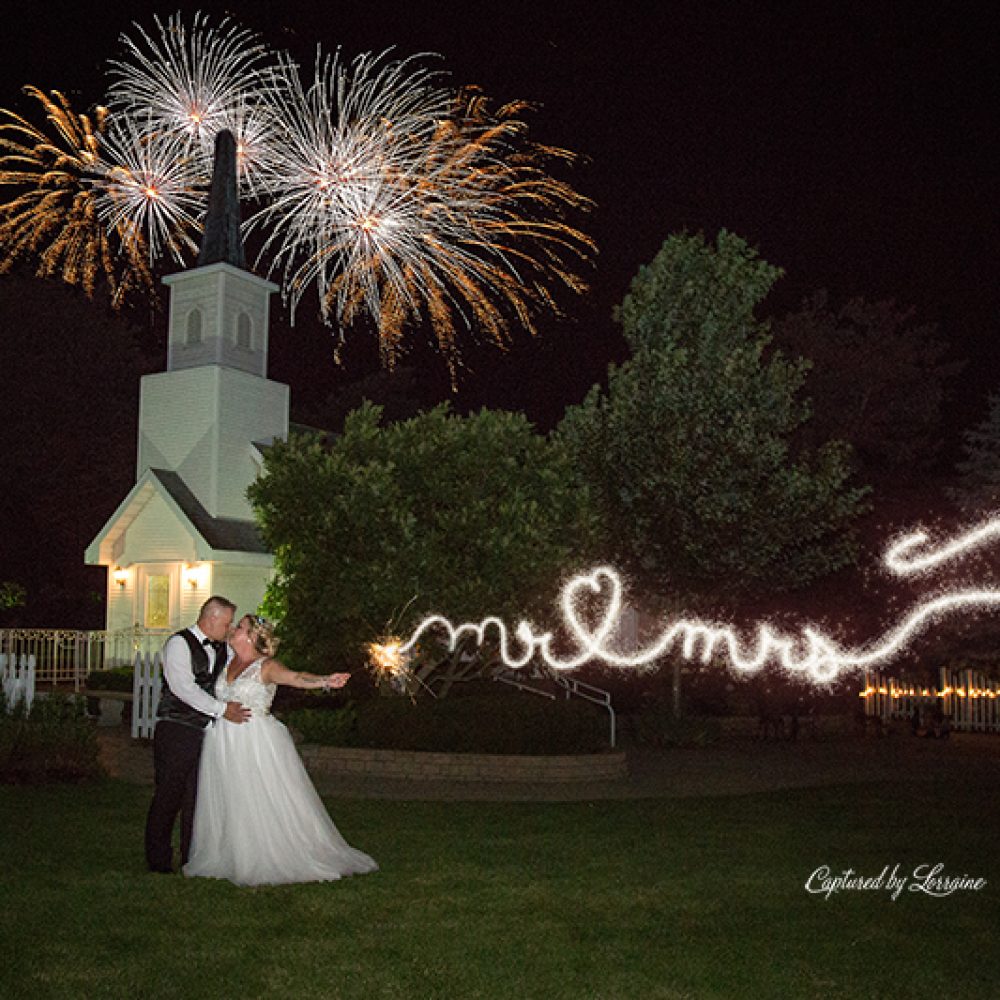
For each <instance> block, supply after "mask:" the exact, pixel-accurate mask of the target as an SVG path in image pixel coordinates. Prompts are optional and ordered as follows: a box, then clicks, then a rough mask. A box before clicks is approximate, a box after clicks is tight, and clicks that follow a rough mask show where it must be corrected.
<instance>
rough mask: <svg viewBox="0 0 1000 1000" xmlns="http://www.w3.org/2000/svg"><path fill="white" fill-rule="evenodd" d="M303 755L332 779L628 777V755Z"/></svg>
mask: <svg viewBox="0 0 1000 1000" xmlns="http://www.w3.org/2000/svg"><path fill="white" fill-rule="evenodd" d="M299 753H301V754H302V759H303V760H304V761H305V763H306V765H307V766H308V767H309V770H310V771H312V772H314V773H318V774H329V775H331V776H334V775H336V776H341V777H349V776H361V775H364V776H366V777H376V778H393V779H395V778H406V779H410V780H414V779H416V780H420V781H495V782H504V781H508V782H551V783H553V784H555V783H570V782H575V781H620V780H623V779H625V778H627V777H628V769H627V767H626V764H625V754H624V753H621V752H616V753H595V754H579V755H570V754H567V755H565V756H553V757H531V756H527V755H524V756H522V755H520V754H485V753H416V752H410V751H405V750H365V749H360V748H356V747H326V746H318V745H316V744H311V743H304V744H302V745H300V746H299Z"/></svg>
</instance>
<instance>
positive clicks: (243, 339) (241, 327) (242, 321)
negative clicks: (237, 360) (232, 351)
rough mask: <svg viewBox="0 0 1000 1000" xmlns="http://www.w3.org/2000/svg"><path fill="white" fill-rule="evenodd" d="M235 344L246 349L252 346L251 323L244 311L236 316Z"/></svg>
mask: <svg viewBox="0 0 1000 1000" xmlns="http://www.w3.org/2000/svg"><path fill="white" fill-rule="evenodd" d="M236 346H237V347H245V348H246V349H247V350H248V351H249V350H251V349H252V348H253V324H252V323H251V322H250V317H249V316H248V315H247V314H246V313H245V312H241V313H240V314H239V316H237V317H236Z"/></svg>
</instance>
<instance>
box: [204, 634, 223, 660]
mask: <svg viewBox="0 0 1000 1000" xmlns="http://www.w3.org/2000/svg"><path fill="white" fill-rule="evenodd" d="M201 644H202V645H203V646H211V647H212V649H213V650H215V664H216V666H218V664H219V662H220V660H219V657H221V656H225V652H224V650H225V648H226V644H225V643H224V642H216V641H215V640H214V639H202V640H201Z"/></svg>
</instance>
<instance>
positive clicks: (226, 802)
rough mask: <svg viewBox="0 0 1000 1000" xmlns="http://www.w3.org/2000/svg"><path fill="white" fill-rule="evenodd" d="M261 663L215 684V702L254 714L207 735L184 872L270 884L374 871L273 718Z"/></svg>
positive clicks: (223, 724)
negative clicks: (340, 826)
mask: <svg viewBox="0 0 1000 1000" xmlns="http://www.w3.org/2000/svg"><path fill="white" fill-rule="evenodd" d="M263 662H264V661H263V660H257V661H256V662H255V663H252V664H250V666H249V667H247V668H246V670H244V671H243V673H242V674H240V675H239V677H237V678H236V680H235V681H233V682H232V683H231V684H230V683H229V682H228V681H227V680H226V674H225V672H223V673H222V674H221V675H220V676H219V679H218V681H216V684H215V696H216V697H217V698H218V699H219V700H220V701H238V702H241V703H242V704H243V705H245V706H246V707H247V708H249V709H250V710H251V711H252V713H253V714H252V716H251V718H250V720H249V721H247V722H244V723H242V724H235V723H232V722H227V721H226V720H225V719H219V720H218V721H217V722H216V723H214V724H213V725H212V726H210V727H209V729H208V731H207V732H206V733H205V743H204V746H203V747H202V753H201V766H200V770H199V772H198V799H197V803H196V805H195V814H194V836H193V838H192V843H191V856H190V859H189V860H188V863H187V864H186V865H185V866H184V874H185V875H203V876H208V877H211V878H227V879H229V880H230V881H231V882H235V883H236V884H237V885H275V884H278V883H283V882H317V881H325V880H329V879H339V878H342V877H343V876H345V875H358V874H362V873H364V872H371V871H375V870H376V869H377V868H378V865H377V864H376V863H375V862H374V861H373V860H372V859H371V858H370V857H368V855H367V854H365V853H363V852H362V851H358V850H356V849H355V848H353V847H351V846H350V845H349V844H348V843H347V841H345V840H344V838H343V837H342V836H341V835H340V832H339V831H338V830H337V828H336V827H335V826H334V825H333V820H331V819H330V817H329V815H328V814H327V811H326V808H325V807H324V805H323V803H322V801H321V800H320V797H319V795H317V794H316V789H315V788H314V787H313V784H312V781H310V779H309V775H308V774H307V773H306V769H305V767H304V766H303V764H302V759H301V758H300V757H299V753H298V751H297V750H296V749H295V744H294V743H293V742H292V737H291V735H290V734H289V732H288V730H287V729H286V728H285V726H284V725H282V723H280V722H279V721H278V720H277V719H276V718H274V716H273V715H271V701H272V700H273V699H274V692H275V690H276V686H275V685H274V684H264V683H263V682H262V681H261V678H260V671H261V666H262V664H263Z"/></svg>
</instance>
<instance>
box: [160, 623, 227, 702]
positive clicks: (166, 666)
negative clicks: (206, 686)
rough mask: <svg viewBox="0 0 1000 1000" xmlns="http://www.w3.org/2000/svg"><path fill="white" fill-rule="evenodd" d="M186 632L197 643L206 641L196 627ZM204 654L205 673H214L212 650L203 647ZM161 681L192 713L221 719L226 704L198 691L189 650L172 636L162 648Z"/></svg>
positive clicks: (181, 639) (208, 647) (176, 637)
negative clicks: (191, 709) (206, 667)
mask: <svg viewBox="0 0 1000 1000" xmlns="http://www.w3.org/2000/svg"><path fill="white" fill-rule="evenodd" d="M188 631H189V632H191V634H192V635H193V636H194V637H195V638H196V639H197V640H198V642H203V641H204V640H205V639H207V638H208V637H207V636H206V635H205V633H204V632H202V630H201V629H200V628H198V626H197V625H191V626H190V627H189V629H188ZM205 653H206V654H207V655H208V669H209V670H210V671H211V670H214V669H215V647H214V646H206V647H205ZM163 677H164V679H165V680H166V682H167V687H168V688H170V690H171V691H172V692H173V693H174V694H175V695H176V696H177V697H178V698H180V700H181V701H183V702H184V703H185V704H187V705H190V706H191V707H192V708H193V709H195V711H198V712H201V713H202V714H203V715H210V716H211V717H212V718H213V719H221V718H222V715H223V713H224V712H225V711H226V703H225V702H224V701H219V699H218V698H213V697H212V696H211V695H210V694H209V693H208V692H207V691H203V690H202V689H201V688H200V687H198V685H197V683H196V682H195V679H194V673H193V671H192V669H191V650H190V649H189V648H188V644H187V642H185V641H184V639H183V638H182V637H181V636H179V635H172V636H171V637H170V638H169V639H168V640H167V642H166V645H165V646H164V647H163Z"/></svg>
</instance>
